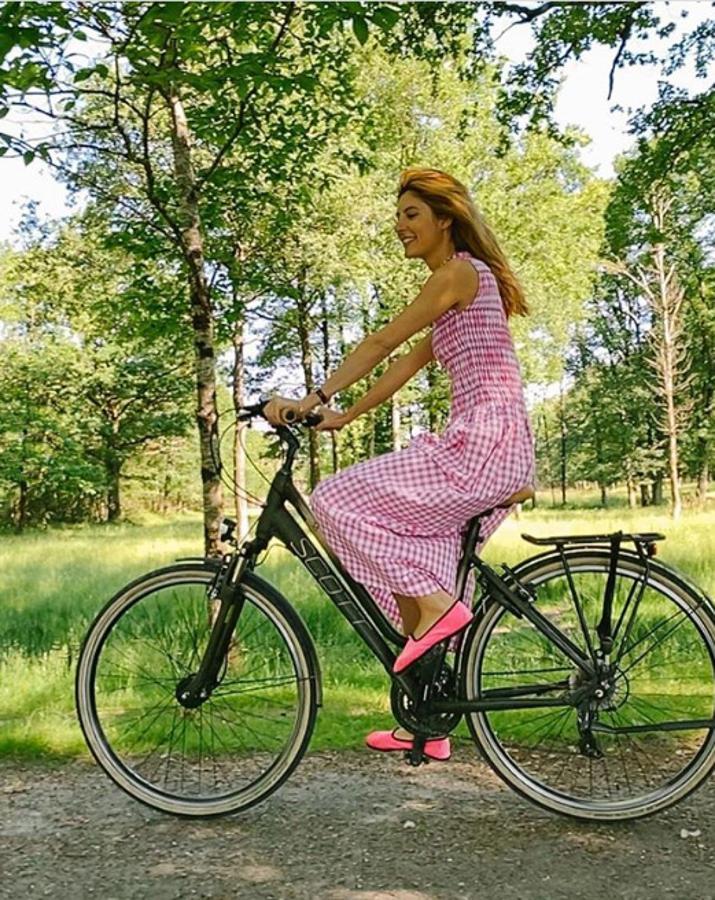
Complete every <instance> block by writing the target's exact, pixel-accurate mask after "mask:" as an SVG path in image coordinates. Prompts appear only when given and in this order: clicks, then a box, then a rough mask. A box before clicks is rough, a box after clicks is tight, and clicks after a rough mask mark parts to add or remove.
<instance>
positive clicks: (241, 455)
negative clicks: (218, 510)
mask: <svg viewBox="0 0 715 900" xmlns="http://www.w3.org/2000/svg"><path fill="white" fill-rule="evenodd" d="M244 325H245V321H244V318H243V316H242V315H241V316H239V317H238V318H237V319H236V321H235V323H234V326H233V334H232V336H231V340H232V343H233V373H232V374H233V380H232V390H231V398H232V400H233V409H234V412H235V413H236V415H238V411H239V410H240V408H241V406H242V404H243V400H244V385H245V372H244V353H243V331H244ZM247 430H248V422H239V421H238V419H237V420H236V422H235V424H234V429H233V477H234V479H235V481H236V485H237V489H236V493H235V503H236V536H237V537H239V538H243V537H245V536H246V535H247V534H248V529H249V527H250V526H249V521H248V497H247V496H246V452H245V450H244V445H245V442H246V439H247Z"/></svg>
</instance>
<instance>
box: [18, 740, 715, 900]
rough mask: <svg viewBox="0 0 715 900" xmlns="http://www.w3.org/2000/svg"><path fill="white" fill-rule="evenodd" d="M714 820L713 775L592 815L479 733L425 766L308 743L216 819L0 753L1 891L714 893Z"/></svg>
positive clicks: (89, 774)
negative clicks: (236, 808) (534, 786)
mask: <svg viewBox="0 0 715 900" xmlns="http://www.w3.org/2000/svg"><path fill="white" fill-rule="evenodd" d="M714 826H715V782H712V781H711V782H710V784H708V785H707V786H706V787H704V788H703V789H702V790H700V791H699V792H697V793H696V794H694V795H693V796H692V797H691V798H689V799H688V800H686V801H685V802H683V803H681V804H680V805H679V806H676V807H675V808H674V809H672V810H670V811H668V812H666V813H662V814H660V815H659V816H656V817H654V818H650V819H643V820H640V821H637V822H633V823H631V824H630V825H623V826H585V825H581V824H579V823H575V822H572V821H570V820H567V819H562V818H557V817H555V816H552V815H550V814H548V813H546V812H541V811H540V810H538V809H537V808H535V807H533V806H531V805H529V804H528V803H527V802H526V801H523V800H521V799H520V798H519V797H518V796H516V795H515V794H513V793H512V792H510V791H509V790H508V789H507V788H506V787H505V786H503V785H502V784H501V782H500V781H498V779H497V778H496V776H494V775H493V774H492V773H491V771H490V769H489V768H488V767H487V766H486V765H485V764H483V763H481V762H480V761H479V760H478V759H477V758H476V756H475V753H474V750H473V749H471V748H470V747H469V746H464V747H459V748H457V750H456V751H455V754H454V756H453V758H452V760H451V761H450V762H448V763H444V764H438V763H432V764H431V765H429V766H422V767H421V768H419V769H412V768H410V767H409V766H407V765H405V764H404V763H403V762H402V760H401V759H400V758H398V757H395V756H392V757H381V756H378V755H374V754H371V753H370V752H369V751H367V750H366V751H365V752H364V753H339V754H338V753H335V754H333V753H314V754H309V755H308V756H307V757H306V758H305V759H304V760H303V762H302V763H301V764H300V766H299V767H298V769H297V771H296V772H294V774H293V775H292V776H291V778H290V779H289V781H288V782H287V783H286V784H285V785H284V786H283V787H282V788H281V789H280V791H279V792H278V793H277V794H274V795H273V796H272V797H271V798H269V799H268V800H267V801H266V802H265V803H263V804H262V805H260V806H258V807H256V808H254V809H253V810H249V811H247V812H245V813H243V814H240V815H237V816H233V817H229V818H223V819H213V820H209V821H189V820H180V819H175V818H171V817H169V816H166V815H163V814H160V813H157V812H154V811H152V810H151V809H148V808H145V807H143V806H141V805H139V804H138V803H136V802H135V801H133V800H131V799H130V798H129V797H126V796H125V795H124V794H123V793H121V792H120V791H119V789H118V788H115V787H114V785H113V784H112V783H111V782H110V781H109V780H108V779H107V778H106V776H105V775H104V774H103V773H102V772H100V771H99V770H98V769H97V768H95V767H94V766H91V765H90V764H89V763H81V762H74V763H70V764H66V765H63V766H61V767H56V768H48V767H46V766H44V767H43V766H36V765H32V766H27V765H25V766H18V765H11V764H8V763H4V764H0V873H1V874H0V897H3V898H5V897H9V898H28V897H30V898H34V897H45V896H52V897H53V898H65V897H66V898H73V900H80V898H91V897H101V898H102V900H111V898H117V900H126V898H151V900H160V898H183V897H212V898H224V897H225V898H228V897H245V898H251V900H263V898H265V900H268V898H275V900H292V898H311V900H312V898H321V900H322V898H325V900H378V898H380V900H381V898H385V900H388V898H389V900H437V898H439V900H442V898H444V900H459V898H470V900H471V898H498V900H511V898H519V900H531V898H539V900H560V898H568V900H574V898H588V900H591V898H593V900H596V898H598V900H603V898H606V897H613V896H618V897H620V898H627V900H630V898H634V900H635V898H648V900H654V898H660V897H678V898H681V900H708V898H711V900H713V898H715V855H714V853H713V843H714V842H715V827H714ZM685 832H687V835H686V836H685V837H682V836H681V833H685Z"/></svg>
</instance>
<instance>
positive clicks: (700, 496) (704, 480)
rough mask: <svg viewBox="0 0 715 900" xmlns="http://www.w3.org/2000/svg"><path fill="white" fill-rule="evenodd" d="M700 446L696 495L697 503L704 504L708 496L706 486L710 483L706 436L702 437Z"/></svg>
mask: <svg viewBox="0 0 715 900" xmlns="http://www.w3.org/2000/svg"><path fill="white" fill-rule="evenodd" d="M701 448H702V451H701V452H702V455H701V457H700V471H699V472H698V490H697V494H696V497H697V503H698V505H699V506H704V505H705V500H706V499H707V496H708V487H709V485H710V468H709V465H708V460H709V450H710V447H709V444H708V441H707V439H706V438H702V440H701Z"/></svg>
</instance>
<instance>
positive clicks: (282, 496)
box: [191, 426, 715, 733]
mask: <svg viewBox="0 0 715 900" xmlns="http://www.w3.org/2000/svg"><path fill="white" fill-rule="evenodd" d="M277 431H278V434H279V437H281V439H282V440H283V441H285V443H286V444H287V454H286V459H285V461H284V463H283V465H282V466H281V467H280V469H279V470H278V472H276V475H275V476H274V478H273V481H272V482H271V486H270V489H269V491H268V496H267V498H266V503H265V505H264V508H263V510H262V511H261V514H260V516H259V518H258V522H257V523H256V536H255V538H254V539H253V540H250V541H245V542H244V543H243V544H242V545H241V547H239V549H238V552H237V553H236V554H234V555H233V556H231V558H230V560H229V562H228V565H227V567H226V568H225V569H224V570H223V571H222V573H221V574H220V575H219V578H218V581H217V583H216V585H215V589H214V590H215V595H216V596H218V597H219V598H220V599H221V601H222V603H221V611H220V614H219V616H218V617H217V621H216V622H215V624H214V627H213V629H212V632H211V636H210V638H209V643H208V645H207V649H206V651H205V653H204V657H203V659H202V662H201V666H200V669H199V673H198V675H197V677H196V678H195V679H193V683H192V684H191V693H192V695H193V696H195V697H197V698H199V699H203V698H204V697H205V694H206V689H207V687H208V688H209V690H210V687H211V685H212V681H211V679H212V678H213V676H215V674H216V672H217V671H218V669H219V667H220V664H221V661H222V659H223V656H224V655H225V652H226V649H227V647H228V641H229V640H230V636H231V634H232V632H233V628H234V627H235V625H236V623H237V621H238V618H239V616H240V611H241V609H242V607H243V603H244V600H245V598H244V596H243V593H242V591H241V588H240V585H241V579H242V577H243V574H244V572H245V571H246V570H253V569H254V568H255V565H256V561H257V558H258V556H259V554H260V553H262V552H263V551H264V550H265V549H266V548H267V547H268V544H269V542H270V540H271V538H272V537H274V536H275V537H278V538H279V539H280V540H281V541H283V543H284V544H285V546H286V547H287V548H288V549H289V550H290V552H291V553H292V554H293V555H294V556H296V557H297V559H299V560H300V562H301V563H302V564H303V565H304V566H305V567H306V569H307V570H308V572H309V573H310V575H311V576H312V577H313V579H314V580H315V581H316V582H317V584H318V585H319V587H320V588H321V589H322V590H323V591H324V592H325V593H326V594H327V595H328V597H329V598H330V599H331V601H332V602H333V603H334V604H335V605H336V606H337V608H338V609H339V611H340V613H341V614H342V615H343V616H344V617H345V618H346V619H347V620H348V622H349V623H350V625H351V627H352V628H353V629H354V630H355V631H356V632H357V633H358V634H359V635H360V637H361V638H362V639H363V641H364V642H365V643H366V644H367V646H368V647H369V648H370V649H371V650H372V652H373V653H374V654H375V656H376V657H377V658H378V659H379V660H380V662H381V663H382V665H383V667H384V669H385V670H386V672H387V673H388V675H389V676H390V678H391V679H392V680H393V682H396V683H397V684H399V686H400V688H401V689H402V690H403V691H404V693H405V694H406V695H407V696H408V697H409V698H410V700H412V701H413V702H414V703H415V708H416V709H417V708H419V709H421V710H422V711H423V712H424V713H425V714H428V715H430V714H433V713H474V712H488V711H491V710H499V709H502V710H508V709H514V710H516V709H529V708H539V707H553V706H561V707H565V706H571V707H577V706H578V705H579V704H580V703H581V702H583V700H584V699H586V698H587V696H588V692H589V688H590V686H591V685H592V684H593V682H594V681H596V680H597V679H598V672H597V663H596V659H598V658H599V657H600V658H601V659H602V658H603V656H604V652H603V651H604V650H605V651H606V652H608V650H610V647H611V644H612V638H613V633H615V632H617V631H618V630H619V628H620V626H621V624H622V619H623V616H621V618H620V619H619V621H618V622H617V623H616V627H615V629H613V633H612V626H611V609H612V600H613V589H614V579H615V568H616V557H617V555H618V549H619V546H620V542H621V539H622V538H624V537H633V536H628V535H623V534H622V532H617V533H616V534H615V535H598V536H596V538H597V539H598V541H599V542H604V541H608V542H609V543H610V545H611V565H610V569H609V578H608V583H607V586H606V594H605V597H604V607H603V614H602V617H601V621H600V622H599V626H598V629H597V633H598V634H599V637H600V639H601V642H602V646H601V648H600V649H599V651H594V648H593V646H592V644H591V642H590V641H589V640H588V639H587V645H588V651H589V655H590V658H589V655H586V654H584V653H583V651H582V650H581V649H580V648H579V647H578V646H577V645H576V644H574V643H573V642H572V641H571V640H570V639H569V638H568V637H566V635H565V634H563V632H562V631H560V630H559V629H558V628H557V627H556V626H555V625H554V624H553V623H552V622H551V621H550V620H549V619H547V618H546V617H545V616H544V615H542V614H541V612H539V610H538V609H536V607H535V605H534V604H533V602H530V600H529V594H528V591H527V590H525V588H524V586H523V585H520V584H519V583H518V580H517V579H515V578H514V576H513V573H511V572H510V570H508V568H507V567H506V566H505V567H504V569H505V572H509V574H510V575H511V580H512V582H513V583H514V589H513V588H512V587H511V586H510V584H508V583H507V582H506V581H505V580H504V579H503V578H501V577H500V576H499V574H498V573H497V572H495V571H494V570H493V569H492V568H491V567H490V566H488V565H487V564H486V563H485V562H484V561H483V560H481V559H479V557H478V556H477V555H476V554H475V553H474V547H475V546H476V544H477V543H478V520H477V527H476V528H474V527H471V528H469V529H468V530H467V532H466V533H465V535H464V537H463V548H462V549H463V552H462V556H461V558H460V561H459V565H458V569H457V579H456V583H457V596H458V597H459V598H461V597H462V594H463V591H464V586H465V584H466V579H467V576H468V574H469V570H470V569H471V568H472V567H474V568H476V569H477V570H478V572H479V579H478V580H479V582H480V584H481V585H482V587H483V589H484V592H485V596H486V597H488V598H491V599H493V600H494V601H496V602H497V603H499V604H500V605H502V606H504V607H505V608H506V609H508V610H510V611H511V612H512V613H514V615H516V616H519V617H523V618H525V619H527V620H528V621H529V622H531V623H532V625H533V626H534V627H535V628H536V629H537V630H538V631H539V632H540V633H541V634H543V635H544V637H546V638H547V640H549V641H550V642H551V643H552V644H554V645H555V646H556V647H558V649H559V650H560V651H561V652H562V653H563V654H564V656H566V657H567V658H568V659H570V660H571V661H572V662H573V664H574V666H575V667H576V668H578V669H580V670H581V672H583V674H584V675H585V676H586V682H585V683H584V684H583V685H582V687H580V688H579V689H577V690H575V691H569V685H568V682H567V681H563V682H556V683H551V684H543V685H534V684H530V685H524V686H517V687H513V688H497V689H494V690H492V691H485V692H484V693H483V694H482V697H481V698H480V699H479V700H472V701H464V700H456V699H455V700H445V699H441V700H438V699H429V700H427V701H426V702H424V701H421V699H420V695H421V691H422V689H423V687H424V685H423V684H421V683H420V681H419V677H418V676H416V675H414V674H411V673H404V674H400V675H395V674H394V673H393V672H392V666H393V664H394V661H395V659H396V653H395V651H394V650H393V649H392V648H391V646H390V644H396V645H398V646H401V645H403V644H404V643H405V641H406V638H405V636H404V635H402V634H400V632H398V631H397V630H396V629H395V628H394V627H393V626H392V625H391V623H390V622H389V621H388V619H387V618H386V617H385V616H384V615H383V614H382V612H381V611H380V610H379V608H378V606H377V604H376V602H375V600H374V599H373V598H372V596H371V595H370V594H369V592H368V591H367V589H366V588H365V587H364V586H363V585H362V584H360V583H359V582H357V581H355V580H354V579H353V578H352V577H351V575H350V574H349V573H348V572H347V571H346V570H345V568H344V567H343V565H342V563H341V561H340V560H339V559H338V557H337V556H336V555H335V554H334V552H333V551H332V550H331V548H330V547H329V546H327V544H326V542H325V541H324V540H323V537H322V535H321V534H320V530H319V523H318V522H317V520H316V519H315V516H314V515H313V513H312V510H311V509H310V507H309V506H308V504H307V503H306V502H305V500H304V498H303V496H302V494H301V493H300V491H299V490H298V488H297V487H296V486H295V484H294V482H293V478H292V465H293V459H294V456H295V453H296V451H297V449H298V447H299V443H298V440H297V438H296V436H295V435H294V433H293V432H292V431H291V430H290V429H289V428H287V427H285V426H278V427H277ZM286 503H289V504H290V505H291V506H292V507H293V508H294V509H295V511H296V513H297V516H298V518H296V517H295V516H294V515H293V514H292V513H291V512H290V510H289V509H287V508H286ZM487 512H489V511H488V510H487V511H485V513H484V515H486V514H487ZM301 521H302V522H303V523H305V524H307V525H308V529H309V530H308V531H306V530H305V529H304V528H303V527H302V526H301ZM636 537H641V536H636ZM642 537H643V538H644V539H645V538H655V537H662V536H661V535H644V536H642ZM529 540H531V541H532V542H533V543H550V542H552V541H553V542H556V543H557V545H559V550H560V552H561V555H562V556H563V546H561V545H562V544H563V543H565V542H568V541H569V540H570V539H569V538H568V537H564V538H554V539H536V538H531V537H529ZM578 541H579V539H578V538H576V539H574V542H578ZM636 544H637V546H638V548H639V553H641V555H642V556H644V554H642V549H641V548H640V546H639V545H638V541H636ZM566 571H567V574H568V576H569V586H570V588H571V589H572V590H573V589H574V586H573V584H572V582H571V578H570V572H569V569H568V566H566ZM646 573H647V568H646ZM646 580H647V575H646ZM644 587H645V585H644V584H643V585H641V591H640V594H639V596H638V598H637V600H636V605H637V603H638V602H639V601H640V597H641V596H642V591H643V589H644ZM630 599H631V598H630V597H629V602H630ZM577 610H578V604H577ZM475 612H476V617H475V623H473V624H472V625H470V626H469V628H470V629H471V628H474V627H475V624H476V622H478V621H479V617H480V616H481V615H483V609H482V610H481V611H480V610H476V611H475ZM634 614H635V611H634V610H631V620H630V621H629V622H628V623H627V631H628V630H629V629H630V624H631V622H632V616H633V615H634ZM580 618H581V616H580ZM581 624H582V626H583V625H584V623H583V621H582V622H581ZM463 639H464V633H462V635H461V637H460V642H461V640H463ZM604 645H605V646H604ZM554 690H563V691H564V694H565V695H562V696H560V697H545V696H543V697H539V696H534V695H535V694H537V695H538V694H546V693H549V692H551V691H554ZM202 692H203V693H202ZM525 694H528V695H530V696H523V695H525ZM708 726H710V727H712V726H715V721H711V720H700V719H698V720H692V721H684V722H681V723H676V722H663V723H658V724H657V725H656V724H653V725H650V726H648V729H646V727H645V726H624V727H620V728H613V727H610V726H606V725H600V724H598V723H593V726H592V730H594V731H606V732H612V733H621V732H622V733H626V732H627V731H631V730H632V731H640V730H651V731H658V730H662V731H668V730H676V729H686V728H688V727H708Z"/></svg>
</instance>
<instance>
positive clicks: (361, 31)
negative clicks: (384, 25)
mask: <svg viewBox="0 0 715 900" xmlns="http://www.w3.org/2000/svg"><path fill="white" fill-rule="evenodd" d="M353 31H354V32H355V37H356V38H357V39H358V40H359V41H360V43H361V44H364V43H365V42H366V41H367V38H368V31H367V22H366V21H365V19H363V18H362V17H361V16H354V18H353Z"/></svg>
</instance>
